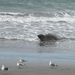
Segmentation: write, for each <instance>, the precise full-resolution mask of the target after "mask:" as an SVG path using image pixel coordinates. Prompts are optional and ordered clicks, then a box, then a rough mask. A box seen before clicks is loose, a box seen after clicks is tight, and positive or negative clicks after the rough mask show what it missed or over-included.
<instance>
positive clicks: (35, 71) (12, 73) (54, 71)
mask: <svg viewBox="0 0 75 75" xmlns="http://www.w3.org/2000/svg"><path fill="white" fill-rule="evenodd" d="M36 64H37V63H36ZM36 64H32V63H31V64H26V66H23V67H20V68H18V67H16V66H9V67H10V70H8V71H0V75H74V74H75V69H74V68H73V67H71V66H66V65H65V66H58V67H55V68H51V67H50V66H48V65H44V64H45V63H44V64H43V63H40V64H37V65H36Z"/></svg>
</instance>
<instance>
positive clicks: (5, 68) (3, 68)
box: [1, 65, 9, 71]
mask: <svg viewBox="0 0 75 75" xmlns="http://www.w3.org/2000/svg"><path fill="white" fill-rule="evenodd" d="M1 70H2V71H4V70H9V69H8V67H5V66H4V65H2V67H1Z"/></svg>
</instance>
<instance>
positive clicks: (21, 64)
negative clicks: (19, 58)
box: [17, 62, 25, 67]
mask: <svg viewBox="0 0 75 75" xmlns="http://www.w3.org/2000/svg"><path fill="white" fill-rule="evenodd" d="M17 66H18V67H20V66H25V64H23V63H18V62H17Z"/></svg>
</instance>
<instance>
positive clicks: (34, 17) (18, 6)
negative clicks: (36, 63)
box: [0, 0, 75, 61]
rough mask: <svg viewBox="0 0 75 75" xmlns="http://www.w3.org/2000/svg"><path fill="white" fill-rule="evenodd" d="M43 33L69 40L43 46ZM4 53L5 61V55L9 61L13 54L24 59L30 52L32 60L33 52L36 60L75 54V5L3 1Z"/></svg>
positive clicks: (69, 0)
mask: <svg viewBox="0 0 75 75" xmlns="http://www.w3.org/2000/svg"><path fill="white" fill-rule="evenodd" d="M41 33H42V34H47V33H53V34H56V35H58V36H60V37H65V38H67V39H66V40H60V41H57V42H53V43H49V44H43V45H41V44H40V41H39V39H38V37H37V35H38V34H41ZM0 51H1V53H0V54H2V55H1V56H2V57H3V58H4V54H5V56H7V58H8V57H10V54H11V56H12V57H13V55H14V56H15V57H16V52H18V56H21V57H23V58H24V54H23V55H20V53H22V52H27V53H28V55H27V56H26V57H27V58H28V56H29V55H30V54H29V53H30V52H33V55H32V56H34V57H35V59H36V58H40V57H37V56H38V55H39V54H40V55H41V53H54V55H55V53H57V54H56V56H57V57H58V56H60V53H68V54H75V1H74V0H0ZM12 51H13V53H12ZM59 52H60V53H59ZM7 53H8V54H7ZM42 55H43V57H44V58H45V55H44V54H42ZM46 55H47V57H50V55H49V54H46ZM61 55H63V56H64V54H61ZM63 56H61V58H60V59H62V57H63ZM70 56H71V55H69V57H70ZM47 57H46V59H47ZM64 57H65V56H64ZM16 58H17V57H16ZM53 58H54V57H53ZM5 59H6V58H5ZM30 59H31V57H30ZM51 59H52V58H51ZM57 59H59V58H57ZM64 59H65V58H64ZM67 59H69V60H70V59H71V58H67ZM40 60H41V58H40ZM48 60H49V58H48ZM48 60H47V61H48ZM73 60H74V57H73Z"/></svg>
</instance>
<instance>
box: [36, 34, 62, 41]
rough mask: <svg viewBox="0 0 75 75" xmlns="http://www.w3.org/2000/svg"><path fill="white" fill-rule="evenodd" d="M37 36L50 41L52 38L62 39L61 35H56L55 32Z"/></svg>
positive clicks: (41, 39)
mask: <svg viewBox="0 0 75 75" xmlns="http://www.w3.org/2000/svg"><path fill="white" fill-rule="evenodd" d="M37 36H38V38H39V39H40V41H50V40H60V39H61V37H59V36H57V35H54V34H46V35H43V34H39V35H37Z"/></svg>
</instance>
